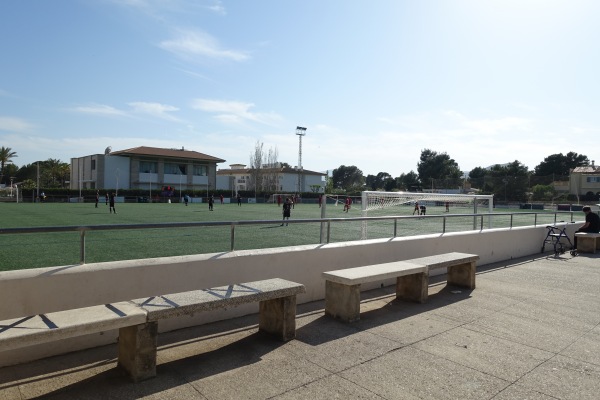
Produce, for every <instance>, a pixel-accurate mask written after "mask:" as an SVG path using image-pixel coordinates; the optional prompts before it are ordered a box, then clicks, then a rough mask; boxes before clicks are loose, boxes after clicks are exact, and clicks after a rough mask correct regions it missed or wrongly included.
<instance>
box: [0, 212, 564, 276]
mask: <svg viewBox="0 0 600 400" xmlns="http://www.w3.org/2000/svg"><path fill="white" fill-rule="evenodd" d="M116 209H117V212H118V213H117V214H109V212H108V206H107V205H105V204H104V203H100V204H99V206H98V208H95V207H94V204H93V203H83V204H79V203H19V204H16V203H0V210H1V213H2V214H1V215H2V219H1V228H2V229H4V228H24V227H56V226H76V227H80V226H82V227H90V226H97V225H128V224H161V223H172V222H210V221H248V220H252V221H268V220H276V221H273V222H270V223H266V222H265V223H264V224H258V225H236V227H235V249H236V250H244V249H258V248H269V247H282V246H293V245H301V244H316V243H319V239H320V223H318V222H312V223H292V224H290V225H289V226H283V227H282V226H280V223H281V222H280V220H281V218H282V214H281V212H282V208H281V207H278V206H277V205H274V204H242V206H238V205H237V204H219V203H218V202H217V204H215V206H214V211H209V210H208V204H199V203H192V204H190V205H189V206H185V205H183V204H179V203H173V204H167V203H117V204H116ZM342 210H343V207H341V206H337V207H336V206H335V205H334V204H328V205H327V216H326V217H327V218H354V217H360V216H361V212H360V205H353V207H352V209H351V210H350V212H348V213H345V212H343V211H342ZM412 211H413V210H412V207H411V206H401V207H395V208H393V209H388V210H382V211H381V212H379V213H372V212H371V213H369V216H382V215H408V216H410V215H412ZM444 211H445V210H444V208H443V207H428V210H427V215H428V216H431V215H445V213H444ZM482 211H484V210H480V212H482ZM499 211H500V212H503V211H506V210H499ZM511 211H515V210H511ZM450 212H451V213H461V214H465V213H472V212H473V211H472V209H468V208H462V209H456V210H452V209H451V210H450ZM378 214H379V215H378ZM446 215H448V216H447V218H446V219H447V223H446V227H445V231H446V232H455V231H462V230H469V229H473V226H474V225H473V224H474V218H473V217H466V216H451V215H449V214H446ZM540 215H541V216H540ZM540 215H538V219H537V223H538V224H550V223H553V220H554V214H553V213H547V216H546V217H544V214H540ZM320 217H321V209H320V208H319V206H318V205H317V204H297V205H295V207H294V209H293V210H292V214H291V219H292V220H299V219H317V218H320ZM484 219H485V221H484V224H486V225H485V227H487V217H484ZM480 222H481V218H477V219H476V221H475V224H476V228H477V229H479V224H480ZM533 222H534V219H533V216H532V215H522V216H519V215H518V213H517V214H515V216H514V217H513V226H519V225H532V224H533ZM509 224H510V217H508V216H502V217H500V216H497V217H496V218H495V219H494V227H503V226H508V225H509ZM362 226H363V225H362V222H360V221H334V222H332V224H331V230H330V242H341V241H350V240H360V239H361V231H362ZM442 229H443V223H442V219H441V218H439V217H438V218H436V217H427V218H414V219H413V218H411V219H399V220H398V222H397V225H396V235H397V236H412V235H419V234H428V233H441V232H442ZM367 232H368V238H369V239H373V238H389V237H392V236H393V234H394V221H393V220H386V221H369V222H368V228H367ZM0 240H1V243H2V254H1V258H0V271H2V270H15V269H26V268H39V267H48V266H60V265H73V264H78V263H79V256H80V234H79V232H60V233H31V234H3V235H0ZM230 246H231V228H230V225H226V226H212V227H186V228H156V229H133V230H130V229H127V230H119V229H115V230H101V231H100V230H96V231H94V230H91V231H88V232H87V233H86V245H85V250H86V263H93V262H104V261H115V260H126V259H139V258H152V257H167V256H176V255H186V254H202V253H219V252H227V251H229V250H230Z"/></svg>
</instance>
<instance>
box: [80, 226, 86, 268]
mask: <svg viewBox="0 0 600 400" xmlns="http://www.w3.org/2000/svg"><path fill="white" fill-rule="evenodd" d="M79 263H80V264H85V229H82V230H81V231H79Z"/></svg>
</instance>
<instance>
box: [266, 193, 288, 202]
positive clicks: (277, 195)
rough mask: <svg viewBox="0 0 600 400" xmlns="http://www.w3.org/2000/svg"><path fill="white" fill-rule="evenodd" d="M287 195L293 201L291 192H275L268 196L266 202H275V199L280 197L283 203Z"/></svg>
mask: <svg viewBox="0 0 600 400" xmlns="http://www.w3.org/2000/svg"><path fill="white" fill-rule="evenodd" d="M288 197H289V198H290V199H292V201H294V194H292V193H275V194H272V195H270V196H269V199H268V200H267V203H271V204H277V200H278V199H281V204H283V203H285V199H287V198H288Z"/></svg>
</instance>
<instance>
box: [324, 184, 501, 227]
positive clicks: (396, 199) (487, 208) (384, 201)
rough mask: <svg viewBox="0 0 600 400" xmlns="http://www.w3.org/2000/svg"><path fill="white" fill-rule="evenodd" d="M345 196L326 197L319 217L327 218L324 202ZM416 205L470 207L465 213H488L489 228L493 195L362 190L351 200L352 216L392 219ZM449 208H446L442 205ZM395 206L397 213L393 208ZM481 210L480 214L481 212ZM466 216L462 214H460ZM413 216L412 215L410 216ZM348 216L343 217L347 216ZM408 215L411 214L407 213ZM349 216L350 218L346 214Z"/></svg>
mask: <svg viewBox="0 0 600 400" xmlns="http://www.w3.org/2000/svg"><path fill="white" fill-rule="evenodd" d="M345 198H346V196H342V195H340V196H339V197H338V196H337V195H325V196H324V200H325V201H323V204H322V208H321V218H323V219H326V218H328V216H327V214H328V213H327V211H326V209H327V201H326V200H327V199H329V200H330V201H331V200H333V201H334V202H335V203H334V204H335V205H337V204H338V203H340V202H341V204H342V205H343V201H344V200H343V199H345ZM416 203H418V205H419V206H426V207H427V206H439V207H444V210H445V211H447V210H449V209H450V208H451V209H454V210H455V209H456V208H457V207H458V208H467V207H468V208H471V207H472V211H471V210H469V212H466V213H468V214H471V213H472V214H478V213H479V212H483V213H488V214H489V217H488V226H489V228H491V227H492V216H491V214H492V213H493V212H494V195H491V194H485V195H483V194H446V193H429V192H376V191H363V192H362V195H361V197H360V198H356V197H354V198H353V203H352V211H353V212H354V213H355V215H354V216H356V212H357V211H358V210H360V216H361V217H369V216H373V214H375V216H392V215H395V214H406V212H407V210H406V207H407V206H409V205H413V204H416ZM446 205H447V206H448V208H447V209H446V208H445V206H446ZM395 207H398V208H399V209H397V210H396V211H394V208H395ZM400 208H401V209H402V210H401V209H400ZM480 209H481V211H480ZM369 212H371V215H369ZM462 213H465V212H462ZM413 214H414V213H413ZM346 215H348V214H344V216H346ZM408 215H410V213H408ZM349 216H350V217H352V215H349ZM475 228H476V217H473V229H475ZM361 230H362V234H361V236H362V239H366V238H367V221H366V220H365V221H363V223H362V229H361ZM325 235H326V232H325V225H324V224H321V239H323V238H324V237H325Z"/></svg>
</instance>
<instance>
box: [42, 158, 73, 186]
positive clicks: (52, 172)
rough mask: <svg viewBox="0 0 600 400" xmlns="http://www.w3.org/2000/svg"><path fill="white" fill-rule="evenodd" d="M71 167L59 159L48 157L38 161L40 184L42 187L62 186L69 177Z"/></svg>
mask: <svg viewBox="0 0 600 400" xmlns="http://www.w3.org/2000/svg"><path fill="white" fill-rule="evenodd" d="M70 170H71V167H70V166H69V164H67V163H64V162H62V161H60V160H55V159H53V158H49V159H47V160H46V161H43V162H41V163H40V176H41V178H42V182H41V185H42V186H44V187H64V186H65V181H66V180H67V179H69V175H70Z"/></svg>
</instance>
